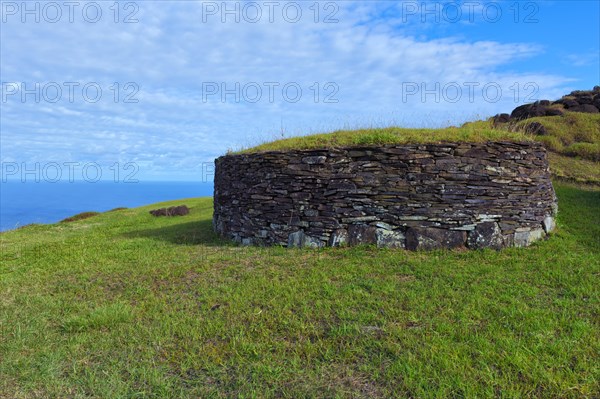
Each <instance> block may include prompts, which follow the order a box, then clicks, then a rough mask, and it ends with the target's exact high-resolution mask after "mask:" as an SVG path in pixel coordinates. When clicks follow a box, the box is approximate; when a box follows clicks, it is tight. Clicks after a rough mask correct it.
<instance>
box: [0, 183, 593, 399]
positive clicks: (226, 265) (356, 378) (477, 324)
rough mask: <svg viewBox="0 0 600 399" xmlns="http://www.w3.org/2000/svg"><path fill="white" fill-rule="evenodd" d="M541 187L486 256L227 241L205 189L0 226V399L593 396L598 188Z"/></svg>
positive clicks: (444, 252)
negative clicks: (543, 197)
mask: <svg viewBox="0 0 600 399" xmlns="http://www.w3.org/2000/svg"><path fill="white" fill-rule="evenodd" d="M556 188H557V194H558V197H559V201H560V211H559V215H558V231H557V232H556V233H555V234H553V235H552V237H551V238H550V239H549V240H546V241H543V242H539V243H536V244H534V245H533V246H532V247H530V248H525V249H516V248H515V249H507V250H504V251H500V252H495V251H490V250H486V251H462V252H461V251H435V252H430V253H419V252H416V253H413V252H405V251H394V250H378V249H376V248H373V247H354V248H329V249H324V250H288V249H284V248H246V247H237V246H234V245H231V244H230V243H227V242H224V241H222V240H220V239H219V238H217V237H215V235H214V234H213V233H212V230H211V214H212V203H211V200H210V199H209V198H202V199H187V200H181V201H175V202H170V203H162V204H154V205H150V206H147V207H143V208H137V209H126V210H121V211H119V212H109V213H103V214H100V215H97V216H95V217H93V218H90V219H86V220H80V221H76V222H73V223H68V224H54V225H33V226H29V227H25V228H22V229H19V230H15V231H10V232H6V233H3V234H0V246H1V253H0V256H1V263H0V293H1V294H0V398H10V399H13V398H55V397H56V398H59V397H60V398H84V397H85V398H90V397H93V398H199V397H202V398H204V397H213V398H229V397H242V398H250V397H260V398H263V397H289V398H301V397H339V398H345V397H365V398H378V397H379V398H387V397H418V398H434V397H481V398H485V397H539V398H542V397H543V398H550V397H566V398H586V397H588V398H592V397H598V392H599V391H598V380H599V379H600V368H599V366H598V362H597V360H598V359H597V358H598V353H599V351H600V314H599V300H600V295H599V294H600V288H599V287H600V281H599V277H600V242H599V239H598V237H600V192H599V191H593V190H589V189H582V188H576V187H572V186H568V185H564V184H558V185H557V186H556ZM180 204H186V205H188V206H189V207H190V208H191V212H190V214H189V215H187V216H183V217H180V218H154V217H152V216H151V215H150V214H148V210H150V209H154V208H157V207H165V206H173V205H180Z"/></svg>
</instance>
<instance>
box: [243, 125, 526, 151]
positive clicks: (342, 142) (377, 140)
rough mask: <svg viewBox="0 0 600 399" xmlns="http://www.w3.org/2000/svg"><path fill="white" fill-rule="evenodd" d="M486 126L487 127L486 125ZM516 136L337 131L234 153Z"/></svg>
mask: <svg viewBox="0 0 600 399" xmlns="http://www.w3.org/2000/svg"><path fill="white" fill-rule="evenodd" d="M488 125H489V124H488ZM530 140H531V138H529V137H527V136H526V135H525V134H522V133H519V132H511V131H507V130H497V129H492V128H491V125H489V126H480V125H474V126H463V127H448V128H444V129H407V128H400V127H389V128H376V129H358V130H338V131H335V132H332V133H323V134H313V135H309V136H300V137H291V138H287V139H282V140H275V141H272V142H269V143H264V144H261V145H258V146H256V147H252V148H248V149H244V150H241V151H238V152H235V153H242V154H243V153H255V152H265V151H283V150H293V149H315V148H333V147H354V146H370V145H385V144H408V143H443V142H485V141H530Z"/></svg>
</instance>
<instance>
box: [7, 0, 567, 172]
mask: <svg viewBox="0 0 600 399" xmlns="http://www.w3.org/2000/svg"><path fill="white" fill-rule="evenodd" d="M103 4H104V3H103ZM106 4H108V3H106ZM138 4H139V12H138V13H137V14H136V17H137V18H138V19H139V23H135V24H123V23H118V24H115V23H114V22H113V21H112V20H111V19H110V18H105V19H103V20H102V21H100V22H99V23H97V24H90V23H87V22H84V21H76V22H75V23H72V24H71V23H63V22H61V23H58V24H48V23H43V22H42V23H39V24H35V23H33V24H32V23H26V24H22V23H20V22H18V21H16V22H15V21H14V20H9V21H8V22H7V23H5V24H3V25H4V26H3V32H2V35H3V38H2V41H3V54H4V55H10V56H7V57H2V61H1V64H2V65H1V66H2V75H3V77H2V79H3V80H4V81H12V82H29V83H32V82H40V83H42V84H44V83H47V82H59V83H60V84H62V83H64V82H79V83H80V87H82V86H84V85H85V84H86V83H91V82H92V83H95V84H97V85H99V86H100V87H101V88H102V90H103V92H102V93H103V96H102V98H101V100H100V101H98V102H97V103H92V102H89V101H87V102H86V101H85V99H83V96H82V94H81V93H80V92H77V96H76V98H75V101H73V102H69V101H65V98H62V99H61V101H60V102H58V103H56V104H49V103H47V102H46V103H44V101H42V102H41V103H35V102H32V101H25V102H24V103H23V102H22V101H19V100H18V99H17V100H15V99H11V100H10V101H8V102H7V103H6V104H3V108H4V110H5V112H3V115H2V137H1V139H0V141H1V143H2V159H19V158H23V159H27V158H37V159H39V158H43V157H44V156H45V155H46V154H53V156H57V154H58V156H64V157H65V158H69V159H68V160H73V159H76V160H77V159H80V160H88V159H92V160H96V159H101V160H102V161H106V162H109V161H111V160H114V159H118V160H131V161H135V162H139V163H140V164H141V165H144V167H145V168H146V169H145V170H142V171H141V173H147V175H148V176H151V175H153V174H158V173H174V174H180V173H184V174H185V173H188V172H187V170H186V171H183V172H182V171H181V170H180V169H178V168H180V167H187V168H193V167H194V165H196V167H197V165H200V164H201V162H203V161H209V160H211V159H212V158H213V157H215V156H217V155H219V154H221V153H223V152H225V151H226V150H227V149H228V148H237V147H239V145H240V144H242V145H249V144H255V143H256V142H259V141H262V140H264V139H271V138H274V137H277V136H280V135H281V132H282V131H284V133H285V134H286V135H290V134H301V133H308V132H314V131H323V130H330V129H334V128H348V127H355V126H365V125H374V126H380V125H388V124H394V123H396V124H403V125H412V126H415V125H420V126H423V125H425V126H437V125H442V124H447V123H449V122H450V123H460V122H463V121H464V120H466V119H469V118H473V117H474V116H475V115H480V116H487V115H489V114H493V113H496V112H501V111H508V110H510V109H512V108H511V107H513V108H514V105H515V101H514V95H513V92H511V91H510V89H509V88H510V87H511V86H514V84H515V83H517V84H518V85H519V86H520V87H521V88H522V86H524V85H525V84H527V83H529V82H534V83H536V84H537V85H538V88H539V92H540V95H543V94H545V93H554V92H557V91H558V90H559V89H558V88H559V87H561V85H564V84H565V82H568V79H567V78H566V77H563V76H555V75H549V74H544V73H530V72H515V71H510V72H502V69H503V67H504V66H506V65H510V63H512V62H514V61H518V60H522V59H526V58H528V57H533V56H535V55H537V54H539V53H540V52H541V51H542V50H541V48H540V47H539V46H537V45H535V44H532V43H500V42H496V41H481V40H480V41H468V40H465V39H461V38H458V37H456V36H449V37H447V38H442V39H424V38H417V37H416V36H415V35H413V32H414V26H413V25H411V26H403V25H402V24H398V23H394V18H393V15H392V16H388V17H381V13H382V10H385V9H386V7H389V4H387V3H372V2H363V3H352V2H340V3H337V4H339V7H340V8H339V10H338V11H337V13H336V15H335V18H337V19H338V20H339V22H338V23H333V24H324V23H314V20H313V17H314V15H313V14H311V10H309V9H308V8H307V7H309V6H310V5H311V4H309V3H303V4H304V5H305V8H304V9H303V11H304V12H305V13H306V14H304V15H305V16H306V17H305V18H302V20H301V21H300V22H298V23H288V22H286V21H285V20H284V19H283V18H281V17H279V18H276V21H275V22H274V23H269V22H268V20H267V19H266V18H263V19H261V21H260V22H259V23H256V24H252V23H247V22H241V23H231V22H230V23H222V22H221V20H220V18H219V17H218V16H211V17H210V18H208V20H207V22H203V13H202V11H203V8H202V7H203V6H202V3H200V2H181V1H180V2H172V3H167V2H156V3H153V2H143V3H138ZM219 4H220V3H219ZM107 7H108V6H107ZM105 11H106V12H109V11H107V9H106V8H105ZM321 11H322V13H321V14H320V18H323V15H324V14H323V12H324V10H321ZM107 16H110V17H112V14H110V13H108V14H107ZM386 21H389V23H387V24H386ZM403 28H406V29H403ZM115 82H118V83H119V85H120V86H119V94H120V96H119V101H118V102H115V101H114V86H113V85H114V83H115ZM128 82H133V83H135V84H136V85H138V86H139V92H138V93H137V94H135V95H134V96H133V97H134V99H137V100H139V102H137V103H124V102H123V100H124V98H125V97H126V96H127V95H128V94H131V93H132V91H131V90H130V91H127V90H125V89H124V86H125V84H127V83H128ZM206 82H215V83H218V84H220V83H222V82H226V84H227V87H229V88H231V87H234V85H235V83H236V82H239V83H240V86H241V87H243V86H244V85H245V84H248V83H251V82H256V83H258V85H259V86H261V87H263V88H264V87H265V86H264V85H265V83H266V82H277V83H279V86H278V87H277V88H276V90H275V98H274V101H273V102H270V101H268V91H266V89H265V90H264V91H263V97H262V99H261V100H260V101H258V102H257V103H250V102H247V101H244V99H243V98H242V101H240V102H239V103H236V102H235V101H232V98H233V96H232V95H229V96H228V97H227V98H226V100H227V101H225V102H222V101H221V100H220V96H219V94H217V95H213V96H209V99H208V101H205V100H204V98H203V93H202V89H203V83H206ZM290 82H295V83H297V84H298V85H299V86H300V87H301V88H302V91H303V96H302V98H301V100H300V101H299V102H297V103H291V102H286V101H285V99H284V96H283V93H282V92H281V87H282V86H283V85H285V84H286V83H290ZM315 82H318V87H319V101H318V102H315V101H314V95H315V90H314V88H315V86H314V83H315ZM468 82H477V83H479V84H480V86H484V85H485V84H489V83H494V84H498V85H500V86H501V87H502V88H503V90H504V92H503V96H502V98H501V99H500V100H499V101H498V102H489V101H486V100H485V98H483V95H482V94H481V93H480V92H479V93H476V96H475V98H474V102H470V101H469V99H468V95H467V94H466V92H465V93H464V94H463V96H462V97H461V99H460V101H458V102H457V103H452V102H449V101H446V99H444V98H442V99H441V101H439V102H435V101H432V100H431V99H430V97H427V98H425V100H426V101H422V97H421V93H417V94H416V95H412V96H409V97H407V98H406V100H407V101H404V99H403V88H404V87H405V86H406V84H417V85H418V86H419V87H421V85H422V84H424V85H426V86H425V87H429V88H431V87H435V84H436V83H439V84H440V86H441V87H444V85H448V84H454V83H456V84H459V85H460V86H463V85H464V84H465V83H468ZM327 83H334V84H335V85H336V86H328V87H329V88H330V89H331V88H332V87H333V88H335V87H338V88H339V91H338V92H337V94H336V95H335V96H334V98H336V99H337V100H338V103H323V99H324V96H325V95H326V94H331V93H332V92H333V89H331V90H329V91H328V90H326V87H325V84H327ZM111 87H113V89H111ZM63 97H65V96H63ZM15 98H16V97H15ZM518 100H519V101H520V102H523V101H521V100H522V98H521V97H519V99H518ZM519 101H516V102H519ZM190 173H192V174H193V173H195V172H194V170H192V171H191V172H190Z"/></svg>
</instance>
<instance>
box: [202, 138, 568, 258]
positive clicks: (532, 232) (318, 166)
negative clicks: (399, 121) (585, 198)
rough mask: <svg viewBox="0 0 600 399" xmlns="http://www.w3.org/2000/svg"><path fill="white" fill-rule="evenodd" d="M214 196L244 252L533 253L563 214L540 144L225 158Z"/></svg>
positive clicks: (219, 226)
mask: <svg viewBox="0 0 600 399" xmlns="http://www.w3.org/2000/svg"><path fill="white" fill-rule="evenodd" d="M214 186H215V193H214V216H213V224H214V228H215V231H217V232H218V233H219V234H220V235H221V236H223V237H227V238H229V239H232V240H234V241H236V242H238V243H241V244H244V245H283V246H288V247H314V248H318V247H323V246H340V245H357V244H373V245H376V246H378V247H388V248H406V249H410V250H420V249H423V250H429V249H436V248H460V247H467V248H473V249H479V248H494V249H499V248H502V247H508V246H526V245H529V244H530V243H531V242H533V241H535V240H537V239H540V238H542V237H544V236H545V235H546V234H547V233H548V232H550V231H552V229H553V228H554V215H555V212H556V205H557V204H556V196H555V194H554V189H553V187H552V183H551V181H550V173H549V169H548V161H547V158H546V150H545V149H544V147H543V146H542V145H541V144H539V143H535V142H525V143H509V142H488V143H445V144H429V145H396V146H385V147H364V148H337V149H323V150H296V151H287V152H265V153H255V154H239V155H226V156H222V157H220V158H218V159H217V160H216V171H215V181H214Z"/></svg>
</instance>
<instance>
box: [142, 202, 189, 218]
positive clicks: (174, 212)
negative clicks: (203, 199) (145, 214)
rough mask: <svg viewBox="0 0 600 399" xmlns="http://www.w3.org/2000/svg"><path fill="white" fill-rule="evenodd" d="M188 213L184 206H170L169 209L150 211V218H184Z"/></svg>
mask: <svg viewBox="0 0 600 399" xmlns="http://www.w3.org/2000/svg"><path fill="white" fill-rule="evenodd" d="M188 213H190V209H189V208H188V207H187V206H186V205H179V206H171V207H169V208H159V209H153V210H151V211H150V214H151V215H152V216H185V215H187V214H188Z"/></svg>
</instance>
